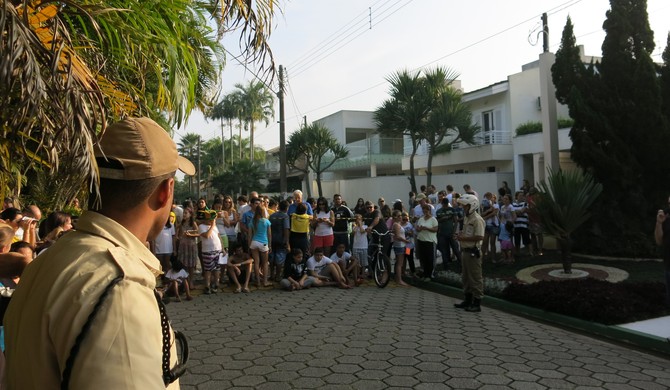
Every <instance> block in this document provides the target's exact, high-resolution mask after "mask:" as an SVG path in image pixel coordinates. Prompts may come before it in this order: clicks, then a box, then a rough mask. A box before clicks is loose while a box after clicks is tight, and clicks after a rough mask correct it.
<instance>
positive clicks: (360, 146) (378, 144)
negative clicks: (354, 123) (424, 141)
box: [321, 136, 403, 169]
mask: <svg viewBox="0 0 670 390" xmlns="http://www.w3.org/2000/svg"><path fill="white" fill-rule="evenodd" d="M344 146H345V148H346V149H347V150H348V151H349V155H348V156H347V157H346V158H344V159H340V160H338V161H336V162H335V164H334V165H333V166H332V167H331V169H342V168H351V167H357V166H358V167H361V166H365V165H369V164H372V163H382V164H387V163H392V162H397V163H398V164H400V163H401V159H402V154H403V140H402V139H401V138H382V137H379V136H373V137H371V138H366V139H363V140H360V141H356V142H351V143H348V144H346V145H344ZM330 161H332V154H326V156H324V159H323V161H322V162H321V165H322V166H323V165H327V164H329V163H330Z"/></svg>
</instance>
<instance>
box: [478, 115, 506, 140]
mask: <svg viewBox="0 0 670 390" xmlns="http://www.w3.org/2000/svg"><path fill="white" fill-rule="evenodd" d="M501 124H502V111H500V110H489V111H484V112H482V122H481V127H482V133H483V134H482V135H483V136H484V144H487V145H488V144H494V143H496V137H498V142H500V141H501V140H502V139H501V138H502V134H500V130H501V127H502V126H501Z"/></svg>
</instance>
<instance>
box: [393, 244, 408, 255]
mask: <svg viewBox="0 0 670 390" xmlns="http://www.w3.org/2000/svg"><path fill="white" fill-rule="evenodd" d="M405 248H406V247H404V246H394V247H393V253H395V254H396V255H402V254H404V253H405Z"/></svg>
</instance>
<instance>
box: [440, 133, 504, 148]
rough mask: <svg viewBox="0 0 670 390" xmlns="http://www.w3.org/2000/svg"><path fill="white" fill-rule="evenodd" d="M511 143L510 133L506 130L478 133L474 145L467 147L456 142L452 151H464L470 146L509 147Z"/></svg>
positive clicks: (463, 143) (462, 143)
mask: <svg viewBox="0 0 670 390" xmlns="http://www.w3.org/2000/svg"><path fill="white" fill-rule="evenodd" d="M511 143H512V133H511V132H510V131H507V130H494V131H480V132H479V134H477V136H476V137H475V143H474V144H472V145H468V144H467V143H465V142H457V143H455V144H454V145H453V146H452V148H453V149H464V148H468V147H470V146H480V145H509V144H511Z"/></svg>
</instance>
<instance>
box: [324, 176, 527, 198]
mask: <svg viewBox="0 0 670 390" xmlns="http://www.w3.org/2000/svg"><path fill="white" fill-rule="evenodd" d="M503 180H504V181H507V183H509V185H510V187H511V188H512V189H513V190H514V174H513V173H511V172H507V173H501V172H493V173H466V174H458V175H433V178H432V184H433V185H435V187H436V188H437V190H438V191H440V190H444V189H446V186H447V184H451V185H452V186H453V187H454V190H455V191H456V192H459V193H463V185H464V184H470V186H472V188H473V189H474V190H475V191H477V192H478V193H479V195H480V196H483V195H484V193H485V192H487V191H490V192H493V193H497V191H498V188H499V187H500V186H501V184H502V181H503ZM321 184H322V188H323V194H324V196H325V197H326V198H328V199H330V200H332V198H333V194H336V193H337V194H340V195H342V198H343V199H344V200H345V201H346V202H347V204H348V205H349V206H353V205H355V204H356V201H357V200H358V198H363V199H365V200H371V201H373V202H374V203H375V204H376V203H377V199H379V197H380V196H381V197H383V198H384V199H385V200H386V203H387V204H391V203H392V202H393V201H394V200H395V199H396V198H397V199H402V201H403V203H405V204H407V201H408V193H409V191H410V185H409V179H407V176H380V177H373V178H362V179H347V180H332V181H322V183H321ZM416 184H417V189H419V188H420V187H421V185H425V184H426V176H416ZM313 188H314V190H313V192H312V195H313V196H316V194H317V191H316V188H317V187H316V182H313Z"/></svg>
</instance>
